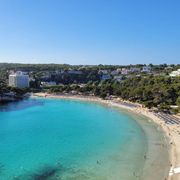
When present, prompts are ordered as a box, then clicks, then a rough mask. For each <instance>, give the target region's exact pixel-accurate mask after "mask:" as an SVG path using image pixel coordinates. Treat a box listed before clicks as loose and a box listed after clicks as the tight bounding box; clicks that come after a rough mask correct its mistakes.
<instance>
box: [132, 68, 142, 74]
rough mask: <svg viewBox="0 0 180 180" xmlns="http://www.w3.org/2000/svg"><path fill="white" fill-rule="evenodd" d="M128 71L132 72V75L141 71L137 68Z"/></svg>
mask: <svg viewBox="0 0 180 180" xmlns="http://www.w3.org/2000/svg"><path fill="white" fill-rule="evenodd" d="M130 71H131V72H133V73H134V72H140V71H141V69H140V68H137V67H131V68H130Z"/></svg>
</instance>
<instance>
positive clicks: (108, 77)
mask: <svg viewBox="0 0 180 180" xmlns="http://www.w3.org/2000/svg"><path fill="white" fill-rule="evenodd" d="M108 79H111V76H110V75H109V74H103V75H102V76H101V80H102V81H103V80H108Z"/></svg>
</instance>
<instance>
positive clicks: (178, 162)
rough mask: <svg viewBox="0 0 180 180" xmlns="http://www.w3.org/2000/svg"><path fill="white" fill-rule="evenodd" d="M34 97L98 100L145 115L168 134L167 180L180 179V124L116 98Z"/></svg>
mask: <svg viewBox="0 0 180 180" xmlns="http://www.w3.org/2000/svg"><path fill="white" fill-rule="evenodd" d="M32 97H48V98H56V99H72V100H81V101H89V102H96V103H101V104H104V105H107V106H110V107H116V108H120V109H125V110H128V111H129V112H133V113H135V114H137V115H143V116H145V117H147V118H149V119H151V120H152V121H153V122H154V123H156V124H157V125H158V126H159V127H160V128H161V129H162V130H163V132H164V133H165V135H166V139H167V141H168V149H169V158H170V166H169V167H168V168H169V177H167V180H179V179H180V172H179V169H177V168H178V167H180V125H175V124H173V125H172V124H171V125H170V124H167V123H165V122H164V121H162V120H161V119H160V118H159V117H157V116H156V115H155V114H154V113H153V112H151V111H149V110H148V109H147V108H142V107H141V106H134V107H131V106H126V105H124V104H123V103H121V102H117V101H114V100H102V99H101V98H98V97H94V96H92V97H91V96H79V95H53V94H47V93H35V94H33V95H32ZM132 105H133V103H132ZM178 172H179V173H178Z"/></svg>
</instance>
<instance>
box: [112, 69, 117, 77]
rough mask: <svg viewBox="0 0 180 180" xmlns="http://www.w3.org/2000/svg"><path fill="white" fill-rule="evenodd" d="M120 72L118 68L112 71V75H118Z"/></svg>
mask: <svg viewBox="0 0 180 180" xmlns="http://www.w3.org/2000/svg"><path fill="white" fill-rule="evenodd" d="M118 74H119V72H118V71H117V70H114V71H111V75H112V76H116V75H118Z"/></svg>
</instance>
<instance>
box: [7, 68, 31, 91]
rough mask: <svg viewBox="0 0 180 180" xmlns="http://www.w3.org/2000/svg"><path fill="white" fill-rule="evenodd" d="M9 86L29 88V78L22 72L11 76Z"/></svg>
mask: <svg viewBox="0 0 180 180" xmlns="http://www.w3.org/2000/svg"><path fill="white" fill-rule="evenodd" d="M9 86H12V87H18V88H26V87H29V76H28V75H26V74H24V73H23V72H21V71H17V72H16V73H14V74H10V75H9Z"/></svg>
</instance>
